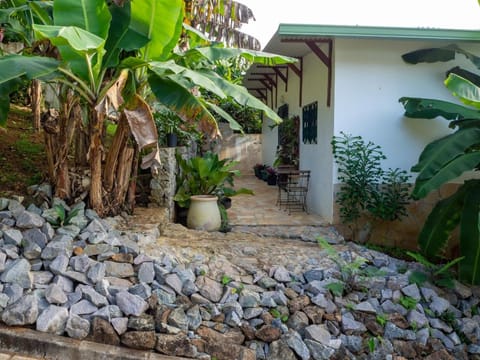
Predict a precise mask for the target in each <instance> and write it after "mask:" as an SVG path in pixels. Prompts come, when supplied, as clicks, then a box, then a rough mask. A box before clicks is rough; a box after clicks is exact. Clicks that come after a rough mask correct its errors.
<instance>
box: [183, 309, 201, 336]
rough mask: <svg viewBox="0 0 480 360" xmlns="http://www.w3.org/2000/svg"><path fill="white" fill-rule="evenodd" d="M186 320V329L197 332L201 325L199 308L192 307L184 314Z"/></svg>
mask: <svg viewBox="0 0 480 360" xmlns="http://www.w3.org/2000/svg"><path fill="white" fill-rule="evenodd" d="M186 315H187V319H188V328H189V329H190V330H197V329H198V327H199V326H200V325H201V323H202V316H201V315H200V307H199V306H198V305H194V306H192V307H191V308H190V309H188V310H187V312H186Z"/></svg>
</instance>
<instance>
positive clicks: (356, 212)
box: [332, 132, 409, 239]
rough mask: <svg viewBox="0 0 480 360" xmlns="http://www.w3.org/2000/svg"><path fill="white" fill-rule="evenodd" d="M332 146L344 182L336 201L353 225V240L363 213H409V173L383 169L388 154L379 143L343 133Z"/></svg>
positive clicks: (395, 216)
mask: <svg viewBox="0 0 480 360" xmlns="http://www.w3.org/2000/svg"><path fill="white" fill-rule="evenodd" d="M332 147H333V156H334V158H335V161H336V162H337V164H338V179H339V181H340V183H341V184H342V185H341V188H340V191H339V192H338V194H337V198H336V201H337V203H338V204H339V205H340V217H341V219H342V221H343V222H345V223H346V224H348V225H349V226H350V227H351V229H352V232H353V238H354V239H355V235H356V233H357V229H358V220H359V219H360V218H361V217H362V215H365V214H369V215H371V216H373V218H375V219H379V220H387V221H393V220H397V219H400V218H401V217H402V216H405V215H406V205H407V204H408V200H409V185H408V183H407V182H408V179H409V176H408V175H407V173H406V171H405V170H400V169H398V168H397V169H388V170H383V169H382V167H381V161H382V160H384V159H386V157H385V155H384V154H383V152H382V150H381V148H380V146H378V145H375V144H374V143H372V142H371V141H369V142H368V143H365V141H364V140H363V139H362V137H361V136H352V135H347V134H345V133H343V132H342V133H341V136H334V137H333V139H332Z"/></svg>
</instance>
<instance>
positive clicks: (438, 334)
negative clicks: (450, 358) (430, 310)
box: [430, 329, 455, 350]
mask: <svg viewBox="0 0 480 360" xmlns="http://www.w3.org/2000/svg"><path fill="white" fill-rule="evenodd" d="M430 334H431V336H432V337H433V338H436V339H439V340H440V341H441V342H442V343H443V345H445V347H446V348H447V349H449V350H453V348H454V347H455V345H454V343H453V341H452V340H451V339H450V338H449V337H448V336H446V335H445V334H444V333H443V332H442V331H440V330H438V329H431V330H430Z"/></svg>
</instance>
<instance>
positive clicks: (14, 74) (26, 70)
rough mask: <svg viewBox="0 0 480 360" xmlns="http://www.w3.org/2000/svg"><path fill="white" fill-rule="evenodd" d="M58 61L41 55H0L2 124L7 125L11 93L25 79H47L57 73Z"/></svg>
mask: <svg viewBox="0 0 480 360" xmlns="http://www.w3.org/2000/svg"><path fill="white" fill-rule="evenodd" d="M58 65H59V63H58V61H57V60H55V59H52V58H46V57H40V56H31V57H29V56H22V55H7V56H3V57H0V125H1V126H3V125H5V123H6V121H7V117H8V111H9V109H10V98H9V95H10V94H11V93H12V92H14V91H15V90H16V89H17V88H18V86H20V85H21V84H22V81H24V80H32V79H47V78H50V77H52V76H53V75H54V74H55V71H56V70H57V69H58Z"/></svg>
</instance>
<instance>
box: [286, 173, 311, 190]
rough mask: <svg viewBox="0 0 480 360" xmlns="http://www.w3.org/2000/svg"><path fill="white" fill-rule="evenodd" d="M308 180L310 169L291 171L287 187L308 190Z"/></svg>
mask: <svg viewBox="0 0 480 360" xmlns="http://www.w3.org/2000/svg"><path fill="white" fill-rule="evenodd" d="M309 182H310V170H297V171H292V172H291V173H290V174H289V175H288V184H287V187H295V188H301V189H303V191H305V192H306V191H308V185H309Z"/></svg>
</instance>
